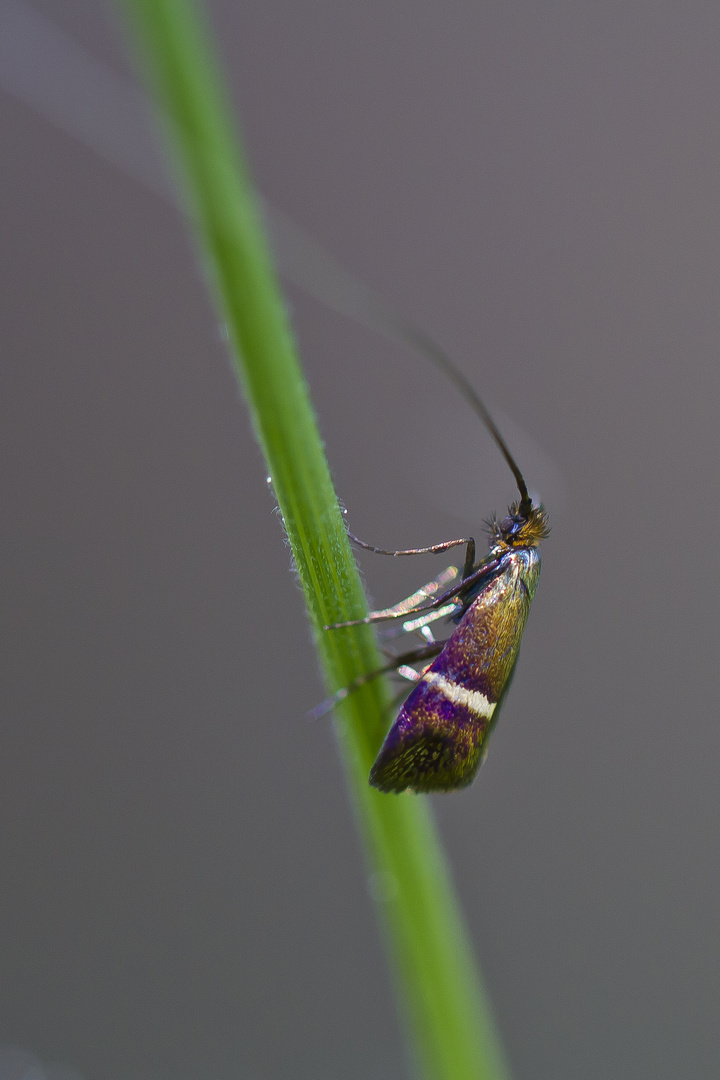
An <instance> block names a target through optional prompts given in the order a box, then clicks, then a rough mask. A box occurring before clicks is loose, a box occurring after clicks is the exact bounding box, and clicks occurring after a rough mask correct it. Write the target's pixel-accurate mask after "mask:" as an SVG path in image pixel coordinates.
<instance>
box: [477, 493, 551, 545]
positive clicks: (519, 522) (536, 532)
mask: <svg viewBox="0 0 720 1080" xmlns="http://www.w3.org/2000/svg"><path fill="white" fill-rule="evenodd" d="M486 525H487V527H488V532H489V533H490V548H491V549H492V550H493V551H510V550H511V549H512V548H516V547H535V546H537V544H539V543H540V541H541V540H544V539H545V537H546V536H547V535H548V534H549V532H550V525H549V524H548V516H547V514H546V513H545V510H544V508H543V507H542V506H531V507H530V509H529V510H528V511H527V512H525V511H524V509H523V507H522V504H518V503H513V504H512V506H509V507H508V516H507V517H506V518H503V520H502V521H498V519H497V516H496V515H493V516H492V517H491V518H490V519H489V520H488V521H487V522H486Z"/></svg>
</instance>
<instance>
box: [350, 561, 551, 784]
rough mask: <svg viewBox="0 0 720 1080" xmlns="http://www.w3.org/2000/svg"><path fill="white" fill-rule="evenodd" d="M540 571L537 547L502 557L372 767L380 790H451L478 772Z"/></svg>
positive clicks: (372, 780) (421, 681)
mask: <svg viewBox="0 0 720 1080" xmlns="http://www.w3.org/2000/svg"><path fill="white" fill-rule="evenodd" d="M539 573H540V556H539V553H538V550H537V548H535V547H533V548H516V549H514V550H512V551H509V552H508V553H507V554H506V555H505V556H503V558H502V560H501V564H500V568H499V570H498V572H497V573H496V574H495V575H493V577H492V578H491V580H490V581H488V582H487V583H486V584H485V585H484V586H483V588H482V589H481V590H480V592H479V594H478V596H477V597H476V598H475V600H473V602H472V604H471V605H470V607H469V608H468V610H467V611H466V612H465V614H464V616H463V617H462V619H461V621H460V623H459V625H458V627H457V629H456V630H455V632H454V634H453V635H452V637H451V638H450V639H449V640H448V642H447V644H446V646H445V648H444V649H443V651H442V652H441V653H440V655H439V656H438V657H437V659H436V660H435V661H434V662H433V663H432V664H431V666H430V667H429V668H428V669H427V671H425V672H424V673H423V675H421V676H420V679H419V680H418V683H417V685H416V686H415V688H414V689H413V690H412V691H411V693H410V695H409V696H408V698H407V699H406V701H405V703H404V705H403V707H402V709H401V710H400V714H399V716H398V718H397V719H396V721H395V723H394V724H393V726H392V727H391V729H390V731H389V733H388V735H387V738H386V739H385V742H384V743H383V745H382V747H381V749H380V753H379V754H378V757H377V760H376V762H375V764H374V765H373V768H372V771H371V773H370V783H371V784H372V785H373V786H374V787H376V788H379V789H380V791H386V792H401V791H405V790H406V789H407V788H410V789H411V790H412V791H419V792H424V791H451V790H452V789H454V788H460V787H465V786H466V785H467V784H469V783H470V781H471V780H472V779H473V777H474V776H475V773H476V772H477V770H478V768H479V766H480V763H481V761H482V759H483V757H484V754H485V753H486V751H487V738H488V735H489V733H490V730H491V728H492V726H493V723H494V719H495V716H494V714H495V712H496V709H497V707H498V703H499V702H500V699H501V697H502V693H503V691H504V689H505V688H506V686H507V683H508V680H509V678H510V676H511V674H512V670H513V668H514V666H515V661H516V659H517V654H518V650H519V648H520V640H521V638H522V634H523V630H524V629H525V622H526V621H527V616H528V611H529V609H530V601H531V600H532V598H533V595H534V593H535V588H536V585H537V579H538V576H539Z"/></svg>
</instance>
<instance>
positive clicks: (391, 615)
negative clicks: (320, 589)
mask: <svg viewBox="0 0 720 1080" xmlns="http://www.w3.org/2000/svg"><path fill="white" fill-rule="evenodd" d="M457 576H458V568H457V566H448V567H447V569H445V570H443V572H442V574H439V575H438V576H437V577H436V578H434V579H433V580H432V581H428V583H427V585H423V586H422V587H421V588H419V589H417V591H416V592H414V593H412V595H411V596H408V597H407V598H406V599H405V600H401V601H400V603H399V604H394V605H393V606H392V607H389V608H381V609H380V610H378V611H371V612H370V614H369V615H367V616H366V617H365V618H364V619H357V620H354V621H352V622H349V623H331V624H330V626H326V627H325V629H326V630H336V629H337V628H338V627H340V626H358V625H359V624H360V623H366V622H379V621H381V620H386V619H402V618H403V617H404V616H405V615H408V614H411V613H412V612H414V611H417V610H418V609H421V608H423V607H426V606H427V605H426V604H425V603H424V602H425V601H427V600H432V599H433V598H434V597H435V596H436V595H437V594H438V593H442V590H443V589H444V588H445V586H446V585H449V584H450V583H451V582H452V581H455V579H456V578H457ZM438 617H439V618H441V616H438Z"/></svg>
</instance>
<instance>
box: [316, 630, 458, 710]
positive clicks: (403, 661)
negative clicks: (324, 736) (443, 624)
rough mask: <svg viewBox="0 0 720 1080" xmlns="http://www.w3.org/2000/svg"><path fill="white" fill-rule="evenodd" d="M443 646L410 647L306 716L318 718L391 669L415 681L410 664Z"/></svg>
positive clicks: (360, 677)
mask: <svg viewBox="0 0 720 1080" xmlns="http://www.w3.org/2000/svg"><path fill="white" fill-rule="evenodd" d="M443 647H444V642H442V641H434V642H433V643H432V644H429V643H428V644H427V645H421V646H420V648H418V649H411V650H410V651H409V652H405V653H401V654H400V655H399V656H394V657H393V658H392V660H390V661H389V662H388V663H387V664H383V666H382V667H379V668H376V669H375V670H374V671H368V672H366V673H365V674H364V675H358V676H357V678H355V679H353V681H352V682H351V683H348V685H347V686H343V687H341V688H340V690H337V691H336V692H335V693H334V694H333V695H332V697H329V698H327V699H326V700H325V701H322V702H321V703H320V704H319V705H316V706H315V708H314V709H311V711H310V712H309V713H308V717H309V718H310V719H311V720H318V719H319V718H320V717H321V716H325V714H326V713H329V712H330V710H331V709H334V708H335V706H336V705H338V704H339V703H340V702H341V701H344V700H345V698H346V697H347V696H348V695H349V694H352V692H353V691H354V690H358V689H359V688H360V687H361V686H365V684H366V683H369V682H372V680H373V679H377V678H378V677H379V676H380V675H387V674H389V672H391V671H395V672H397V673H398V674H399V675H400V677H401V678H403V679H409V680H410V681H412V682H417V680H418V679H419V678H420V676H419V675H418V673H417V672H416V671H413V669H412V668H411V667H410V664H417V663H420V661H422V660H432V658H433V657H434V656H438V655H439V653H441V652H442V650H443Z"/></svg>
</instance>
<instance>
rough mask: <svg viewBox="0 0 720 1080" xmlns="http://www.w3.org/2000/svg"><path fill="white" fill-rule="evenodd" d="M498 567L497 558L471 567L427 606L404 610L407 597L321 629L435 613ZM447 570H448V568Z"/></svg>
mask: <svg viewBox="0 0 720 1080" xmlns="http://www.w3.org/2000/svg"><path fill="white" fill-rule="evenodd" d="M498 565H499V559H497V558H490V559H487V560H486V561H485V562H481V563H480V565H479V566H475V567H473V569H472V572H471V573H470V574H468V575H466V576H464V577H462V578H461V579H460V582H459V583H458V584H457V585H453V587H452V588H451V589H448V590H447V592H444V593H442V594H441V595H440V596H437V597H435V599H434V600H432V602H431V603H429V604H423V603H420V604H418V605H417V606H416V607H411V608H406V607H405V605H406V604H407V603H408V602H409V601H410V600H411V599H412V597H408V599H407V600H403V601H401V603H400V604H396V605H395V607H393V608H384V609H383V610H381V611H373V612H372V613H371V614H370V615H366V616H365V618H364V619H350V620H348V622H340V623H330V624H329V625H327V626H325V627H323V629H324V630H340V629H343V628H344V627H346V626H362V625H363V624H364V623H373V622H381V621H383V620H387V619H401V618H402V617H403V615H410V614H413V613H415V612H418V613H422V612H426V611H436V610H437V609H438V608H441V607H443V606H444V605H445V604H447V603H448V602H449V601H450V600H452V599H453V598H454V597H457V596H458V595H459V594H460V593H463V592H465V591H467V590H468V589H470V588H472V587H473V586H477V585H478V583H479V582H481V581H482V580H483V578H485V577H488V576H489V575H490V574H492V573H493V572H494V571H495V570H496V569H497V567H498ZM448 569H450V567H448ZM452 569H455V572H456V573H457V570H456V568H455V567H453V568H452ZM446 573H447V571H446ZM422 591H423V590H422V589H419V590H418V592H419V593H422ZM459 606H460V607H462V606H463V604H462V602H461V603H460V604H459ZM398 609H402V610H398Z"/></svg>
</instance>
